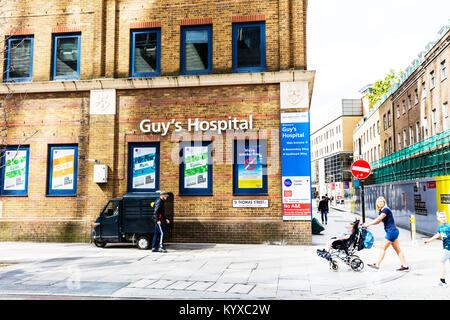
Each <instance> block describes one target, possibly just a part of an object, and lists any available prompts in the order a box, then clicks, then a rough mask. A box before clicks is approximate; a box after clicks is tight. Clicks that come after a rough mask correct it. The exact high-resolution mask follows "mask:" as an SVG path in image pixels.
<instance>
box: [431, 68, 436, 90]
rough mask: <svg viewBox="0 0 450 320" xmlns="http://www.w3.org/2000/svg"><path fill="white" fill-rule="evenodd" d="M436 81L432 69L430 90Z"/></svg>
mask: <svg viewBox="0 0 450 320" xmlns="http://www.w3.org/2000/svg"><path fill="white" fill-rule="evenodd" d="M435 85H436V81H435V78H434V70H433V71H431V72H430V90H431V89H433V88H434V86H435Z"/></svg>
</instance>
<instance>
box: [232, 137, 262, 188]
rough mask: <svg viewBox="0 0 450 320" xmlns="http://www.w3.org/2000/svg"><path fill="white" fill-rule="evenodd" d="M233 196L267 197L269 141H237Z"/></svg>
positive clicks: (235, 142)
mask: <svg viewBox="0 0 450 320" xmlns="http://www.w3.org/2000/svg"><path fill="white" fill-rule="evenodd" d="M233 195H267V140H235V141H234V161H233Z"/></svg>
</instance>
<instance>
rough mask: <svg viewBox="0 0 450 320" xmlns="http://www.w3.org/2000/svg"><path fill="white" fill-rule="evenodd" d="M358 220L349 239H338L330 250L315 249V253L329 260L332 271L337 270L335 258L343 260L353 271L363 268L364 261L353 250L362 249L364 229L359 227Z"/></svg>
mask: <svg viewBox="0 0 450 320" xmlns="http://www.w3.org/2000/svg"><path fill="white" fill-rule="evenodd" d="M358 226H359V220H356V221H355V222H354V227H353V228H354V230H356V231H355V232H353V234H352V235H351V236H350V238H349V239H347V240H343V241H340V242H339V243H337V244H336V245H333V246H332V248H331V249H330V252H326V251H325V250H317V255H318V256H320V257H322V258H325V259H327V260H328V261H329V264H330V269H331V270H333V271H338V270H339V265H338V263H337V259H340V260H342V261H343V262H345V263H346V264H347V265H348V266H349V267H350V268H351V269H352V270H353V271H356V272H359V271H362V270H363V269H364V262H363V261H362V260H361V258H360V257H358V256H357V255H356V254H355V252H357V251H360V250H362V249H364V239H363V237H364V235H363V233H364V232H365V231H366V230H365V229H362V228H359V227H358Z"/></svg>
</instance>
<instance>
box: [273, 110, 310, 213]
mask: <svg viewBox="0 0 450 320" xmlns="http://www.w3.org/2000/svg"><path fill="white" fill-rule="evenodd" d="M281 175H282V199H283V220H311V217H312V215H311V156H310V137H309V113H308V112H294V113H281Z"/></svg>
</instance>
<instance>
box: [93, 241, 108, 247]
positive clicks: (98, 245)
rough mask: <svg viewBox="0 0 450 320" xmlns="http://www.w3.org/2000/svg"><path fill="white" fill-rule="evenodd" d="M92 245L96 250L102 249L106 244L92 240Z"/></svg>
mask: <svg viewBox="0 0 450 320" xmlns="http://www.w3.org/2000/svg"><path fill="white" fill-rule="evenodd" d="M94 244H95V246H96V247H98V248H104V247H105V246H106V242H100V241H98V240H94Z"/></svg>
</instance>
